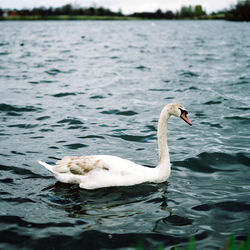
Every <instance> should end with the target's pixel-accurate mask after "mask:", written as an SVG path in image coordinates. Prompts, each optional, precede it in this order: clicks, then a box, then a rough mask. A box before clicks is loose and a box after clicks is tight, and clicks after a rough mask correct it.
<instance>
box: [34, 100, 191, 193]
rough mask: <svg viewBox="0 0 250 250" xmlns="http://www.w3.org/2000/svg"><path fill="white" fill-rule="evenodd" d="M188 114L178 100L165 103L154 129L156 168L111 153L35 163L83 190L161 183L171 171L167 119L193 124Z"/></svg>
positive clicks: (61, 179) (62, 180) (66, 157)
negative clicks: (156, 145)
mask: <svg viewBox="0 0 250 250" xmlns="http://www.w3.org/2000/svg"><path fill="white" fill-rule="evenodd" d="M187 113H188V112H187V111H186V109H185V108H184V107H183V106H182V105H180V104H177V103H171V104H168V105H166V106H165V107H164V108H163V109H162V111H161V114H160V118H159V121H158V131H157V138H158V150H159V162H158V165H157V167H155V168H149V167H144V166H142V165H139V164H136V163H134V162H132V161H129V160H126V159H122V158H119V157H117V156H111V155H92V156H80V157H77V156H65V157H64V158H63V159H62V160H59V161H57V163H56V165H54V166H51V165H49V164H47V163H45V162H42V161H38V162H39V163H40V164H41V165H43V166H44V167H45V168H47V169H48V170H49V171H51V172H52V173H53V174H54V175H55V177H56V178H57V179H58V180H59V181H61V182H64V183H77V184H79V185H80V187H81V188H85V189H96V188H103V187H111V186H130V185H135V184H140V183H143V182H156V183H160V182H164V181H166V180H167V179H168V177H169V175H170V170H171V169H170V158H169V152H168V146H167V131H166V130H167V129H166V126H167V122H168V119H169V118H170V116H171V115H174V116H177V117H180V118H182V119H183V120H184V121H186V122H187V123H188V124H189V125H192V123H191V122H190V120H189V119H188V118H187Z"/></svg>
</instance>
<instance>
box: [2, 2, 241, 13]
mask: <svg viewBox="0 0 250 250" xmlns="http://www.w3.org/2000/svg"><path fill="white" fill-rule="evenodd" d="M237 1H238V0H95V1H94V0H0V8H3V9H5V8H11V9H14V8H16V9H22V8H34V7H41V6H44V7H50V6H51V7H61V6H63V5H65V4H68V3H71V4H73V5H76V6H78V7H79V6H80V7H92V6H95V7H100V6H102V7H105V8H108V9H110V10H112V11H118V10H121V11H122V13H123V14H131V13H134V12H142V11H155V10H157V9H161V10H162V11H166V10H172V11H176V10H179V9H180V8H181V6H183V5H185V6H187V5H198V4H200V5H202V7H203V9H205V11H206V12H207V13H211V12H213V11H218V10H223V9H226V8H230V6H232V5H234V4H236V3H237Z"/></svg>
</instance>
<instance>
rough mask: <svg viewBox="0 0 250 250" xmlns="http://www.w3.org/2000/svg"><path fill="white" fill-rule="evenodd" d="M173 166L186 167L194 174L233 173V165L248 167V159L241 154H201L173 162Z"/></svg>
mask: <svg viewBox="0 0 250 250" xmlns="http://www.w3.org/2000/svg"><path fill="white" fill-rule="evenodd" d="M173 163H174V165H175V166H181V167H187V168H188V169H190V170H192V171H195V172H203V173H214V172H217V171H222V172H233V171H237V169H235V167H234V165H235V164H242V165H245V166H250V158H249V157H248V156H246V155H245V154H243V153H237V154H226V153H217V152H215V153H207V152H204V153H201V154H199V155H198V156H197V157H195V158H189V159H186V160H184V161H175V162H173Z"/></svg>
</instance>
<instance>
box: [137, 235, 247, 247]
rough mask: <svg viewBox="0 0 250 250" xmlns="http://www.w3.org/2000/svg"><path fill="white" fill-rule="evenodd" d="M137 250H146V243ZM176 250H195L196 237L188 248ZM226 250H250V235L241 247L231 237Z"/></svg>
mask: <svg viewBox="0 0 250 250" xmlns="http://www.w3.org/2000/svg"><path fill="white" fill-rule="evenodd" d="M135 249H136V250H144V242H143V240H140V241H138V243H137V247H136V248H135ZM156 249H157V250H163V249H164V247H163V246H162V245H161V246H159V247H158V248H156ZM173 249H174V250H195V237H194V236H191V237H190V239H189V243H188V246H187V248H184V247H181V248H179V247H174V248H173ZM222 249H225V250H250V233H249V235H248V239H247V241H246V242H241V243H240V245H239V246H238V245H237V243H236V240H235V236H234V235H231V236H230V238H229V241H228V242H227V245H226V248H222Z"/></svg>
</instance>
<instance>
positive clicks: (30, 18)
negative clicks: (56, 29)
mask: <svg viewBox="0 0 250 250" xmlns="http://www.w3.org/2000/svg"><path fill="white" fill-rule="evenodd" d="M139 20H142V21H143V20H152V21H161V20H162V21H166V20H168V21H171V20H173V21H176V20H226V19H225V16H224V15H216V16H212V15H208V16H202V17H199V18H198V17H196V18H178V19H163V18H140V17H131V16H86V15H81V16H80V15H73V16H71V15H57V16H39V15H36V16H20V15H16V16H5V17H0V21H139Z"/></svg>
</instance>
